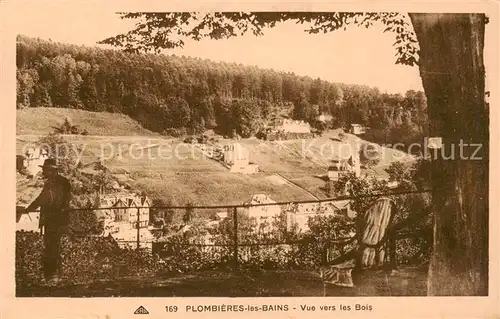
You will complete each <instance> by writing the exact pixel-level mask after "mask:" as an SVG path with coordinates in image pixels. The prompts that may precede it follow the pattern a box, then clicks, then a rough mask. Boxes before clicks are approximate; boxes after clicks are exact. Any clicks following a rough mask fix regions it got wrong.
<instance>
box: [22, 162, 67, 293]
mask: <svg viewBox="0 0 500 319" xmlns="http://www.w3.org/2000/svg"><path fill="white" fill-rule="evenodd" d="M40 167H42V172H43V176H44V178H45V179H46V181H45V184H44V187H43V190H42V192H41V193H40V195H39V196H38V197H37V198H36V199H35V200H34V201H33V202H32V203H31V204H30V205H29V206H28V207H27V208H26V211H25V212H26V213H29V212H33V211H35V210H36V209H37V208H38V207H40V229H41V230H42V235H43V241H44V252H43V274H44V278H45V280H46V281H47V283H49V284H55V283H57V282H58V281H59V278H58V277H57V272H58V270H59V266H60V260H61V253H60V251H61V236H62V235H63V234H64V233H65V232H67V229H68V224H69V202H70V200H71V185H70V183H69V181H68V180H67V179H66V178H65V177H63V176H61V175H59V172H58V166H57V163H56V161H55V160H54V159H46V160H45V162H44V163H43V165H40ZM42 228H43V229H42Z"/></svg>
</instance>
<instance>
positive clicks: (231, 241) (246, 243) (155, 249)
mask: <svg viewBox="0 0 500 319" xmlns="http://www.w3.org/2000/svg"><path fill="white" fill-rule="evenodd" d="M430 192H431V190H429V189H425V190H414V191H395V192H384V193H377V194H369V195H364V196H348V195H345V196H337V197H334V198H326V199H321V200H306V201H287V202H271V203H260V204H259V203H253V204H242V205H212V206H203V205H202V206H194V205H193V206H172V205H170V206H151V207H150V206H142V207H137V206H134V207H129V206H123V207H99V208H80V209H72V210H71V212H72V213H76V212H95V211H99V210H108V211H109V210H113V211H117V210H125V211H128V212H130V211H131V210H136V215H137V217H136V218H137V219H136V220H135V221H132V220H129V222H130V223H135V225H140V224H141V222H143V220H141V214H140V212H141V209H154V210H156V211H162V210H168V211H170V212H172V211H179V210H180V211H184V212H187V211H191V212H192V213H193V214H196V215H197V217H198V218H200V217H201V219H204V220H205V221H207V220H209V219H210V217H214V212H216V211H217V210H225V212H227V217H226V218H222V219H219V220H218V222H219V223H218V224H217V223H216V222H215V223H214V224H216V227H218V226H220V225H221V223H222V222H223V220H226V222H225V226H226V229H225V230H226V233H225V234H216V235H215V236H213V234H212V237H214V238H211V239H208V238H210V236H205V237H203V236H202V237H200V236H198V237H197V236H196V235H199V234H192V236H191V238H190V239H191V240H189V239H185V238H184V240H181V241H178V242H174V241H172V240H169V238H172V236H171V237H169V234H164V233H162V235H160V236H157V237H156V238H155V239H149V240H148V239H142V238H141V230H143V229H146V228H145V227H134V228H135V231H136V234H135V239H132V238H131V236H129V238H128V239H122V240H121V239H115V240H116V242H117V243H119V244H123V245H125V244H126V245H127V246H128V247H130V248H132V247H133V246H134V245H135V248H136V249H140V248H143V247H144V246H151V247H150V250H151V251H152V253H153V254H158V255H162V250H166V251H168V250H170V251H174V252H175V251H176V250H175V249H173V248H172V247H177V248H179V247H196V248H200V249H202V250H203V251H204V253H206V254H208V253H209V252H220V251H224V253H225V254H226V255H230V256H226V257H228V258H230V259H232V265H233V267H234V268H235V269H238V267H239V263H240V261H242V256H245V255H248V253H245V252H248V251H252V250H254V248H255V247H258V249H260V250H266V249H267V250H270V251H271V250H272V249H269V248H266V247H285V248H286V249H292V248H291V247H293V246H298V245H303V244H304V243H305V241H304V238H303V237H302V238H300V236H298V237H297V236H295V237H294V238H287V234H289V231H290V228H293V224H294V223H293V222H294V221H293V218H294V217H297V216H302V217H303V218H302V219H303V220H302V225H301V227H299V229H300V230H302V231H301V232H299V234H301V235H304V234H306V233H307V229H308V228H309V227H308V226H306V225H304V219H308V218H305V217H314V216H341V214H340V210H335V209H334V208H332V207H330V206H329V204H332V203H335V202H338V201H346V200H353V199H360V198H362V197H365V198H378V197H382V196H383V197H391V196H392V197H393V196H402V195H412V194H422V193H430ZM307 204H311V205H313V206H314V205H316V206H315V207H313V208H312V209H313V210H316V211H310V212H302V213H299V212H297V211H294V209H295V210H296V208H297V206H298V205H307ZM272 207H279V208H278V209H275V210H274V215H273V217H274V218H273V217H271V219H270V218H267V219H265V221H264V223H266V222H267V223H269V222H271V223H273V222H274V223H275V224H276V223H280V222H281V226H282V228H281V229H279V231H281V233H279V234H278V235H279V236H276V234H274V236H271V235H270V234H272V231H266V230H265V229H260V230H259V227H261V225H262V222H261V221H259V220H257V223H256V224H255V222H254V223H253V228H254V229H248V228H249V226H248V225H244V223H240V221H242V219H243V221H245V222H247V223H248V222H249V220H248V215H252V213H253V214H255V213H257V215H259V210H258V209H259V208H272ZM250 209H253V210H254V212H249V210H250ZM200 211H204V212H205V213H206V214H201V215H200V214H199V213H200ZM219 212H220V211H219ZM245 212H246V213H245ZM276 212H279V213H276ZM203 215H204V216H203ZM261 215H264V213H262V214H261ZM278 215H279V217H280V218H281V220H280V221H277V220H276V219H275V218H276V217H278ZM283 218H285V219H286V221H283ZM208 223H210V222H208ZM283 223H286V227H285V228H284V227H283ZM306 223H307V221H306ZM187 225H189V223H187ZM274 226H276V225H274ZM304 226H305V227H304ZM352 226H353V227H354V225H352ZM396 226H397V225H396ZM201 228H203V227H201ZM264 228H265V227H264ZM271 228H272V227H271ZM396 228H397V227H396ZM304 229H306V230H304ZM148 230H150V229H149V228H148ZM205 230H206V229H205ZM152 231H154V232H160V233H161V232H162V230H160V229H158V228H156V229H152ZM273 231H276V229H273ZM207 232H208V233H209V232H210V231H207ZM182 235H183V233H182V230H179V231H178V233H177V239H179V236H180V237H181V238H182ZM259 236H260V237H259ZM174 237H175V236H174ZM411 237H418V235H415V234H414V233H404V232H398V231H397V229H395V230H394V232H393V234H392V235H391V238H388V242H389V243H390V244H391V245H395V244H394V241H397V240H401V239H405V238H411ZM266 238H267V239H266ZM356 240H357V236H356V234H352V233H351V234H348V235H347V234H344V236H342V235H340V236H338V237H336V238H331V239H330V240H329V242H328V246H330V247H334V248H332V249H330V250H336V251H337V252H338V251H341V252H343V251H344V248H345V247H346V246H348V245H350V244H352V243H353V242H355V241H356ZM162 247H163V248H162ZM325 250H326V251H325V252H324V253H325V254H327V255H328V254H329V252H328V251H329V249H327V248H325ZM334 255H335V254H334ZM337 257H339V256H337ZM393 258H394V256H392V259H393ZM226 259H227V258H226ZM327 261H328V260H327Z"/></svg>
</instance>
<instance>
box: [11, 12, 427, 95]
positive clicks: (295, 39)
mask: <svg viewBox="0 0 500 319" xmlns="http://www.w3.org/2000/svg"><path fill="white" fill-rule="evenodd" d="M44 8H45V10H32V11H29V10H28V11H26V12H24V15H25V18H24V19H16V21H15V22H14V28H15V29H16V30H17V33H18V34H23V35H27V36H31V37H39V38H42V39H47V40H48V39H51V40H52V41H56V42H63V43H71V44H77V45H87V46H98V45H97V42H98V41H100V40H103V39H105V38H107V37H110V36H114V35H117V34H119V33H123V32H126V31H127V30H129V29H131V28H132V27H133V23H134V22H132V21H125V20H121V19H120V18H119V16H118V15H116V14H114V13H112V12H109V11H102V10H95V9H93V8H92V6H79V7H78V10H76V9H75V7H70V8H61V7H58V8H57V10H55V9H54V10H51V8H50V6H46V7H44ZM36 21H38V22H40V23H35V22H36ZM303 30H304V26H301V25H296V24H295V23H293V22H292V23H283V24H279V25H278V26H276V27H275V28H273V29H266V30H265V31H264V36H262V37H255V36H254V35H252V34H248V35H245V36H242V37H237V38H232V39H227V40H216V41H215V40H208V39H205V40H202V41H199V42H196V41H186V44H185V46H184V47H183V48H182V49H181V48H178V49H174V50H171V51H169V53H172V54H176V55H185V56H192V57H200V58H206V59H210V60H214V61H226V62H236V63H241V64H245V65H257V66H259V67H262V68H272V69H274V70H279V71H287V72H288V71H289V72H294V73H295V74H297V75H307V76H310V77H313V78H317V77H319V78H321V79H323V80H327V81H332V82H343V83H346V84H364V85H369V86H372V87H378V88H379V89H380V90H381V91H382V92H388V93H398V92H399V93H403V94H404V92H406V91H407V90H410V89H413V90H423V88H422V82H421V79H420V76H419V73H418V67H416V66H415V67H410V66H404V65H396V64H395V61H396V57H395V53H396V51H395V49H394V48H393V46H392V44H393V42H394V35H393V34H391V33H383V32H382V31H381V29H379V28H376V27H375V28H368V29H366V28H358V27H349V28H348V29H347V31H343V30H342V31H340V30H339V31H334V32H330V33H327V34H314V35H309V34H307V33H305V32H304V31H303ZM101 47H105V46H101Z"/></svg>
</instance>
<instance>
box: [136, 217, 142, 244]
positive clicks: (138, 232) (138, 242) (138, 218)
mask: <svg viewBox="0 0 500 319" xmlns="http://www.w3.org/2000/svg"><path fill="white" fill-rule="evenodd" d="M140 213H141V212H140V208H137V225H136V227H137V250H139V248H140V244H141V240H140V227H139V224H140V221H141V214H140Z"/></svg>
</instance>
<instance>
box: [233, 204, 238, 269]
mask: <svg viewBox="0 0 500 319" xmlns="http://www.w3.org/2000/svg"><path fill="white" fill-rule="evenodd" d="M233 227H234V245H233V249H234V250H233V258H234V270H235V271H236V270H238V208H237V207H234V208H233Z"/></svg>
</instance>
